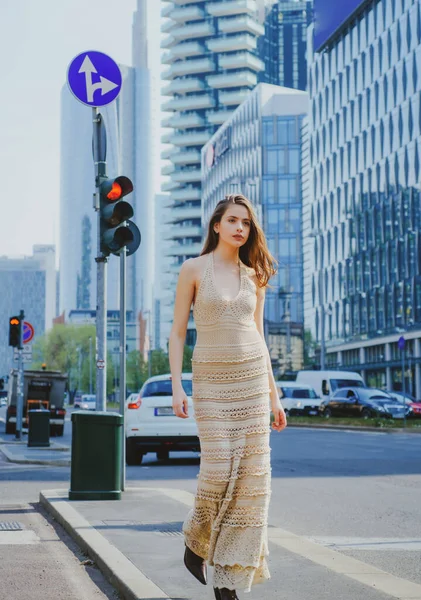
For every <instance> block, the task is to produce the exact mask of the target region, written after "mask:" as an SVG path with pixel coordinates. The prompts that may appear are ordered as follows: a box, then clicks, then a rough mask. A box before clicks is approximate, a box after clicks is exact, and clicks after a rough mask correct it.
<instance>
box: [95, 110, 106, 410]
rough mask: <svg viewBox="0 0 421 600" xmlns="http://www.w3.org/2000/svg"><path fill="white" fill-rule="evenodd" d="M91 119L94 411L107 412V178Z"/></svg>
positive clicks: (102, 143) (98, 122) (101, 140)
mask: <svg viewBox="0 0 421 600" xmlns="http://www.w3.org/2000/svg"><path fill="white" fill-rule="evenodd" d="M92 119H93V130H94V131H93V155H94V166H95V187H96V190H97V191H96V194H95V207H94V208H95V210H96V211H97V215H98V236H97V241H98V246H97V251H98V255H97V257H96V258H95V262H96V265H97V279H96V283H97V292H96V410H97V411H106V410H107V257H106V256H104V255H103V253H102V252H101V238H100V235H99V231H100V221H101V213H100V210H99V208H100V207H99V193H100V192H99V187H100V185H101V178H102V177H106V162H105V159H106V156H107V143H106V133H105V126H104V124H103V121H102V116H101V114H100V112H99V111H98V108H94V109H92Z"/></svg>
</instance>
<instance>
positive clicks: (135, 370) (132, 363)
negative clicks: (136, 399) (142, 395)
mask: <svg viewBox="0 0 421 600" xmlns="http://www.w3.org/2000/svg"><path fill="white" fill-rule="evenodd" d="M126 373H127V390H128V391H130V392H138V391H139V390H140V388H141V387H142V385H143V384H144V382H145V381H146V379H147V378H148V364H147V362H146V361H145V359H144V358H143V355H142V354H141V353H140V352H139V350H132V352H129V353H128V355H127V369H126Z"/></svg>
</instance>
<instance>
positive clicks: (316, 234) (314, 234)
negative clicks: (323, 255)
mask: <svg viewBox="0 0 421 600" xmlns="http://www.w3.org/2000/svg"><path fill="white" fill-rule="evenodd" d="M322 235H323V232H322V230H321V229H316V230H314V231H312V232H311V233H310V234H309V237H310V238H317V237H319V236H322ZM318 291H319V302H320V308H321V313H322V314H321V322H320V370H321V371H324V370H325V364H326V347H325V346H326V343H325V298H324V285H323V271H322V269H320V271H319V276H318Z"/></svg>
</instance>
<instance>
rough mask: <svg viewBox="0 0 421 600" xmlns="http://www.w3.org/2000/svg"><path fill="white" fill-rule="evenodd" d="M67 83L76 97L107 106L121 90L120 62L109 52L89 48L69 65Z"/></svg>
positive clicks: (85, 101) (95, 104) (93, 103)
mask: <svg viewBox="0 0 421 600" xmlns="http://www.w3.org/2000/svg"><path fill="white" fill-rule="evenodd" d="M67 83H68V84H69V88H70V90H71V92H72V93H73V94H74V96H76V98H77V99H78V100H79V101H80V102H82V103H83V104H86V105H88V106H105V105H106V104H110V102H113V100H115V99H116V98H117V96H118V95H119V93H120V90H121V83H122V78H121V72H120V69H119V67H118V64H117V63H116V62H115V61H114V60H113V59H112V58H111V57H110V56H108V55H107V54H103V52H97V51H96V50H89V51H88V52H82V53H81V54H78V56H76V57H75V58H74V59H73V60H72V62H71V63H70V65H69V69H68V71H67Z"/></svg>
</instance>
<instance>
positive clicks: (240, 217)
mask: <svg viewBox="0 0 421 600" xmlns="http://www.w3.org/2000/svg"><path fill="white" fill-rule="evenodd" d="M214 230H215V231H216V232H218V233H219V239H220V240H222V241H223V242H225V243H226V244H229V245H230V246H234V247H237V248H239V247H240V246H244V244H245V243H246V242H247V240H248V237H249V235H250V215H249V211H248V210H247V208H246V207H245V206H243V205H242V204H230V205H229V206H228V208H227V210H226V211H225V213H224V215H223V216H222V218H221V221H220V222H219V223H215V225H214Z"/></svg>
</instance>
